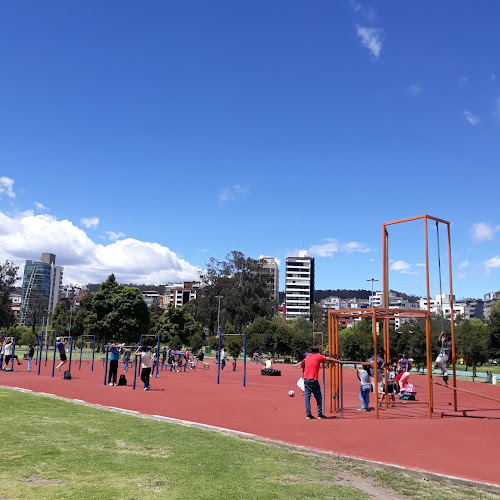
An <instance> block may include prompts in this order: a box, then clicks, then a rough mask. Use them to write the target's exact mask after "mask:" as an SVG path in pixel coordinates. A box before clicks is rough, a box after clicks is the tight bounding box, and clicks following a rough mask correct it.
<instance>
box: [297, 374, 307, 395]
mask: <svg viewBox="0 0 500 500" xmlns="http://www.w3.org/2000/svg"><path fill="white" fill-rule="evenodd" d="M297 387H298V388H299V389H300V390H301V391H302V392H304V389H305V387H304V379H303V378H302V377H300V378H299V380H297Z"/></svg>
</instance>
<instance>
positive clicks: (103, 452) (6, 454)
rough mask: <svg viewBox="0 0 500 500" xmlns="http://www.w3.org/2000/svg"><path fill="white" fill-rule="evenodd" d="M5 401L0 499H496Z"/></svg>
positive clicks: (86, 413) (33, 399)
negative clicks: (376, 497)
mask: <svg viewBox="0 0 500 500" xmlns="http://www.w3.org/2000/svg"><path fill="white" fill-rule="evenodd" d="M0 405H1V408H3V409H4V411H3V415H2V424H3V425H2V427H3V435H4V440H3V442H4V446H3V447H2V449H1V450H0V498H8V499H37V500H43V499H72V498H75V499H92V500H106V499H151V498H161V499H163V498H166V499H177V498H179V499H180V498H183V499H184V498H192V499H233V498H234V499H236V498H237V499H238V500H244V499H254V498H256V497H260V496H264V497H266V498H273V499H287V500H289V499H291V498H293V499H295V498H297V499H298V498H300V499H313V498H314V499H349V500H356V499H366V498H371V497H372V496H374V495H375V496H379V497H381V498H407V497H408V498H419V499H422V498H423V499H426V498H428V499H433V500H439V499H443V500H444V499H448V498H456V499H459V500H460V499H489V498H491V499H493V498H498V497H495V496H493V495H490V494H487V493H484V492H481V491H477V490H470V489H464V488H462V487H454V486H449V485H444V484H442V483H434V482H429V481H424V480H420V479H416V478H413V477H411V476H408V475H406V474H400V473H394V472H388V471H384V470H377V469H373V468H369V467H361V466H358V465H353V464H350V463H347V462H340V461H337V460H333V459H327V458H320V457H314V456H309V455H305V454H301V453H293V452H290V451H287V450H284V449H282V448H279V447H274V446H270V445H266V444H262V443H257V442H253V441H247V440H241V439H238V438H235V437H231V436H225V435H221V434H218V433H215V432H209V431H203V430H198V429H193V428H188V427H183V426H181V425H175V424H169V423H164V422H158V421H155V420H152V419H147V418H139V417H135V416H130V415H123V414H120V413H115V412H109V411H105V410H102V409H95V408H91V407H87V406H83V405H79V404H76V403H69V402H66V401H61V400H57V399H52V398H49V397H46V396H38V395H34V394H26V393H22V392H17V391H13V390H7V389H0Z"/></svg>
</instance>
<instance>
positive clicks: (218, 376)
mask: <svg viewBox="0 0 500 500" xmlns="http://www.w3.org/2000/svg"><path fill="white" fill-rule="evenodd" d="M222 297H223V296H222V295H216V296H215V298H216V299H219V307H218V308H217V336H218V337H219V351H218V353H217V384H218V383H219V379H220V348H221V340H222V339H221V335H220V299H222Z"/></svg>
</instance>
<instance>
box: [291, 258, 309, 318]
mask: <svg viewBox="0 0 500 500" xmlns="http://www.w3.org/2000/svg"><path fill="white" fill-rule="evenodd" d="M313 303H314V259H313V258H312V257H311V256H310V255H307V253H306V252H305V251H301V252H299V256H298V257H287V259H286V278H285V317H286V319H295V318H306V319H310V318H311V305H312V304H313Z"/></svg>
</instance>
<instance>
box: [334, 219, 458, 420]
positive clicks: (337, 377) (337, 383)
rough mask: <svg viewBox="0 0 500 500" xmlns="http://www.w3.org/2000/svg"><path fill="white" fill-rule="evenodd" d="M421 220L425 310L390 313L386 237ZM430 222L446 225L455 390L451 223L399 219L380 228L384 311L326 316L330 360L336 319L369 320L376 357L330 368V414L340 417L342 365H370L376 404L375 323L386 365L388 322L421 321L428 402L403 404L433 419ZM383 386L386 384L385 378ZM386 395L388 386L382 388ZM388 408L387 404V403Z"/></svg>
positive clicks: (336, 337) (350, 311)
mask: <svg viewBox="0 0 500 500" xmlns="http://www.w3.org/2000/svg"><path fill="white" fill-rule="evenodd" d="M416 220H423V221H424V236H425V269H426V285H427V310H405V309H389V233H388V230H387V227H388V226H391V225H394V224H401V223H405V222H410V221H416ZM429 220H432V221H434V222H436V224H439V223H441V224H445V225H446V226H447V230H448V269H449V281H450V298H451V300H450V306H451V311H450V312H451V345H452V364H453V389H456V380H457V378H456V367H455V362H456V356H455V324H454V321H453V317H454V316H453V299H452V298H453V284H452V283H453V282H452V268H451V238H450V223H449V222H448V221H445V220H443V219H438V218H436V217H432V216H430V215H420V216H418V217H411V218H408V219H401V220H396V221H392V222H385V223H383V224H382V238H383V243H382V248H383V263H382V266H383V307H382V308H371V309H344V310H339V311H335V310H332V311H329V312H328V349H329V355H330V357H335V358H337V359H338V357H339V354H340V351H339V319H340V318H344V319H346V318H348V319H355V318H368V319H370V318H371V319H372V331H373V350H374V354H375V358H374V362H373V363H367V362H362V361H356V362H354V361H341V362H339V363H338V364H336V365H335V366H334V367H332V366H331V365H330V368H329V375H330V377H329V378H330V396H331V397H330V413H333V412H334V411H335V412H338V411H339V409H340V411H341V412H342V415H343V404H342V399H341V398H342V382H343V365H344V364H352V363H357V364H368V365H369V364H372V365H373V366H374V384H373V385H374V392H375V398H376V399H377V402H378V372H377V368H376V366H377V361H376V358H377V353H378V349H377V322H378V321H380V320H381V321H382V322H383V345H384V362H385V363H386V364H388V363H389V362H390V360H391V357H390V333H389V332H390V330H389V323H390V320H394V319H396V318H400V319H401V318H405V319H413V318H423V319H425V332H426V353H427V401H406V403H407V404H408V403H410V404H427V405H428V417H429V418H432V411H433V390H432V361H433V360H432V348H431V320H430V291H429V288H430V287H429V240H428V221H429ZM385 379H386V384H387V377H385ZM385 392H386V394H387V385H386V387H385ZM385 404H386V405H387V406H388V404H389V400H388V399H386V403H385ZM454 406H455V411H456V410H457V390H454ZM375 417H376V418H378V404H377V405H375Z"/></svg>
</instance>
